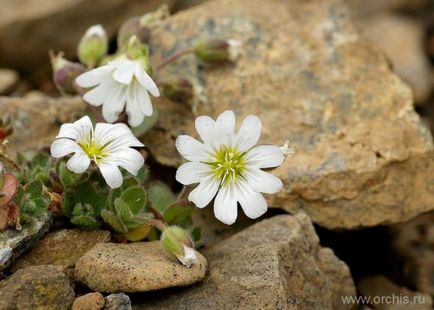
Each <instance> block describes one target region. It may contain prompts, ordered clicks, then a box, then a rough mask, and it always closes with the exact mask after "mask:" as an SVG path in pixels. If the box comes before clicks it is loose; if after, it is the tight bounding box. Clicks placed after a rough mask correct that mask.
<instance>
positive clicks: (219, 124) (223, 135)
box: [215, 111, 235, 146]
mask: <svg viewBox="0 0 434 310" xmlns="http://www.w3.org/2000/svg"><path fill="white" fill-rule="evenodd" d="M215 134H216V135H217V137H218V138H219V140H220V141H221V142H220V145H221V144H224V145H229V146H233V144H234V142H235V114H234V112H232V111H225V112H223V113H222V114H220V115H219V117H217V120H216V132H215Z"/></svg>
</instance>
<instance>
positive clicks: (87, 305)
mask: <svg viewBox="0 0 434 310" xmlns="http://www.w3.org/2000/svg"><path fill="white" fill-rule="evenodd" d="M104 304H105V300H104V296H102V294H101V293H98V292H96V293H89V294H86V295H83V296H80V297H77V298H76V299H75V300H74V303H73V304H72V310H100V309H102V308H104Z"/></svg>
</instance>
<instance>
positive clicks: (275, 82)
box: [144, 0, 434, 229]
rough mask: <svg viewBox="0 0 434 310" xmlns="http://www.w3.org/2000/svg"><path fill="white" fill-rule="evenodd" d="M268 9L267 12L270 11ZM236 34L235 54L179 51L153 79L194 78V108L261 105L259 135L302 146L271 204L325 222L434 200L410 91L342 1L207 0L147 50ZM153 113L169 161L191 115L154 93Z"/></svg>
mask: <svg viewBox="0 0 434 310" xmlns="http://www.w3.org/2000/svg"><path fill="white" fill-rule="evenodd" d="M270 16H272V18H270ZM216 37H217V38H218V37H222V38H237V39H240V40H242V41H244V50H243V52H242V55H241V58H240V59H239V61H238V62H236V63H235V64H234V65H227V66H223V67H219V68H204V67H203V66H200V65H198V63H197V62H196V61H195V60H194V58H193V57H185V58H183V59H182V60H179V61H177V62H176V63H173V64H172V65H170V66H168V67H166V68H164V70H163V71H162V72H161V78H162V79H164V78H168V77H171V76H187V77H192V78H193V80H195V81H196V82H197V83H200V84H201V85H202V86H203V87H204V95H205V96H206V98H207V100H205V101H206V103H202V104H200V105H199V106H198V114H208V115H211V116H213V117H216V116H217V115H218V114H219V113H221V112H223V111H224V110H227V109H232V110H234V111H235V112H236V114H237V116H238V119H239V120H240V119H242V118H243V117H245V116H246V115H248V114H256V115H259V116H260V117H261V119H262V122H263V132H262V138H261V141H260V142H261V143H274V144H283V142H284V141H285V140H286V139H291V140H292V141H293V142H294V143H295V144H296V147H297V149H298V152H297V154H296V155H295V156H294V157H293V158H290V159H288V160H287V161H286V162H285V163H284V164H283V165H282V166H281V167H280V168H278V169H277V170H275V171H274V173H275V174H276V175H277V176H279V177H280V178H282V179H283V182H284V189H283V190H282V191H281V192H280V193H279V194H277V195H273V196H272V197H270V200H269V202H270V204H271V205H272V206H274V207H282V208H284V209H285V210H287V211H289V212H298V211H303V212H307V213H308V214H309V215H310V216H311V217H312V219H313V221H314V222H316V223H318V224H320V225H322V226H325V227H327V228H332V229H334V228H356V227H361V226H374V225H378V224H381V223H391V222H398V221H403V220H405V219H408V218H410V217H413V216H415V215H417V214H419V213H421V212H424V211H427V210H430V209H433V208H434V175H433V174H432V173H431V171H432V169H434V157H433V152H432V151H433V143H432V137H431V135H430V133H429V131H428V130H427V129H426V128H425V127H424V126H423V125H422V124H421V121H420V119H419V117H418V116H417V114H416V113H415V112H414V110H413V103H412V95H411V91H410V89H409V87H407V86H406V85H405V84H404V83H403V82H402V81H401V79H400V78H399V77H398V76H397V75H396V74H394V73H393V72H392V70H391V69H390V67H389V65H388V61H387V60H386V58H385V57H383V54H382V53H380V52H378V51H377V50H376V49H374V48H371V46H370V45H369V44H367V43H366V42H365V41H363V40H362V39H360V37H359V35H358V33H357V32H356V30H355V28H354V27H353V24H352V23H351V20H350V17H349V13H348V11H347V10H346V8H345V7H344V6H343V4H342V3H341V1H339V0H332V1H320V0H314V1H302V0H273V1H265V0H249V1H247V0H245V1H231V0H215V1H207V2H205V3H204V4H202V5H199V6H197V7H194V8H191V9H189V10H186V11H181V12H179V13H178V14H176V15H174V16H173V17H171V18H169V19H168V20H166V22H164V23H163V24H161V25H160V26H159V27H156V29H154V31H153V39H152V42H151V46H152V50H153V57H154V61H155V62H158V61H160V60H161V59H162V57H166V56H168V55H169V54H171V53H172V52H173V51H174V50H178V49H182V48H186V47H189V46H191V45H192V44H193V43H194V42H195V41H197V40H199V39H204V38H216ZM156 104H157V105H158V107H159V109H160V112H161V113H160V115H161V118H160V121H159V123H158V125H157V127H158V128H157V129H156V130H152V131H150V132H149V134H148V135H147V136H146V137H145V139H144V142H145V144H146V145H147V146H148V147H149V149H150V150H151V151H152V152H153V153H154V155H155V157H156V158H157V160H158V161H159V162H160V163H163V164H166V165H172V166H177V165H179V164H180V163H181V161H182V159H181V157H180V156H179V154H178V153H177V151H176V150H175V147H174V141H175V139H176V137H177V136H178V135H179V134H183V133H187V134H193V135H195V136H196V133H195V130H194V128H193V124H194V121H193V120H194V116H193V114H192V113H191V112H190V111H188V110H187V108H184V107H183V106H182V105H180V104H175V103H168V102H158V103H156Z"/></svg>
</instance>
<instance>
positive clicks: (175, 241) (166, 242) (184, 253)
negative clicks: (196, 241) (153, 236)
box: [161, 226, 197, 267]
mask: <svg viewBox="0 0 434 310" xmlns="http://www.w3.org/2000/svg"><path fill="white" fill-rule="evenodd" d="M161 243H162V245H163V248H164V250H165V251H166V252H167V253H168V254H169V255H171V256H173V257H176V258H177V259H178V260H179V261H180V262H181V263H182V264H183V265H184V266H186V267H191V265H193V264H194V263H195V262H197V256H196V252H195V250H194V249H193V241H192V240H191V238H190V235H189V234H188V233H187V232H186V231H185V230H184V229H182V228H181V227H179V226H169V227H167V228H166V229H165V230H164V231H163V233H162V234H161Z"/></svg>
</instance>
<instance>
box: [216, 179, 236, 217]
mask: <svg viewBox="0 0 434 310" xmlns="http://www.w3.org/2000/svg"><path fill="white" fill-rule="evenodd" d="M237 209H238V206H237V196H236V192H235V188H234V186H233V185H225V186H223V187H222V188H221V189H220V191H219V192H218V194H217V196H216V198H215V201H214V215H215V217H216V218H217V219H218V220H219V221H221V222H223V223H225V224H227V225H232V224H233V223H235V221H236V219H237V214H238V210H237Z"/></svg>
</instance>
